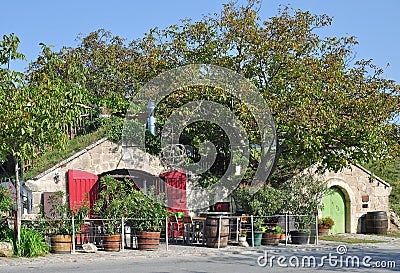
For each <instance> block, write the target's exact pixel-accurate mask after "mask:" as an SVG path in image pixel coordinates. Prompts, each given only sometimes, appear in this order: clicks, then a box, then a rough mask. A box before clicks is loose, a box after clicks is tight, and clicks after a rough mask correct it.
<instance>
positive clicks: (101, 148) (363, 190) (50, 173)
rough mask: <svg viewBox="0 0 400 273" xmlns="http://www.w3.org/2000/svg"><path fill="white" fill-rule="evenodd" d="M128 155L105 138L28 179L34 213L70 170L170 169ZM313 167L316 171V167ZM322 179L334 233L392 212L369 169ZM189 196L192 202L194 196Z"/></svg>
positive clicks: (64, 184)
mask: <svg viewBox="0 0 400 273" xmlns="http://www.w3.org/2000/svg"><path fill="white" fill-rule="evenodd" d="M125 156H127V155H122V147H121V146H120V145H117V144H114V143H112V142H110V141H108V140H107V139H101V140H99V141H97V142H96V143H93V144H92V145H90V146H88V147H86V148H85V149H83V150H82V151H80V152H78V153H76V154H75V155H73V156H71V157H70V158H68V159H66V160H64V161H62V162H60V163H59V164H57V165H55V166H54V167H52V168H50V169H49V170H47V171H45V172H43V173H41V174H39V175H38V176H36V177H34V178H33V179H31V180H28V181H27V182H26V186H27V187H28V188H29V189H30V190H31V191H32V203H33V208H32V213H38V212H39V205H40V204H43V195H44V193H47V192H55V191H58V190H62V191H65V192H68V186H69V184H70V183H72V182H71V181H68V172H69V170H79V171H84V172H87V173H90V174H93V175H95V176H96V177H97V176H102V175H104V174H107V173H110V172H114V173H115V171H116V170H125V171H126V170H136V171H139V172H142V173H143V174H145V175H147V176H154V177H159V176H160V174H162V173H164V172H165V171H166V170H165V169H164V168H163V165H162V164H161V162H160V160H159V158H157V157H155V156H152V155H149V154H147V153H145V152H143V151H141V150H139V149H135V148H132V150H131V151H130V152H129V155H128V156H129V160H125V159H126V158H124V157H125ZM127 162H128V163H127ZM309 170H310V171H312V172H315V170H316V166H312V167H311V168H309ZM319 179H322V180H323V181H325V182H326V183H327V185H328V187H329V188H330V189H331V192H332V194H329V195H326V196H324V197H323V199H322V202H323V204H324V206H323V210H322V211H320V212H319V214H320V216H330V217H332V218H334V220H335V222H336V224H335V226H334V228H333V229H332V232H333V233H344V232H346V233H357V232H358V233H360V232H364V227H365V223H364V222H363V221H364V218H365V215H366V213H367V212H370V211H385V212H387V213H388V214H389V194H390V191H391V186H390V185H389V184H388V183H387V182H385V181H383V180H382V179H380V178H379V177H376V176H375V175H373V174H372V173H371V172H369V171H368V170H366V169H365V168H363V167H361V166H359V165H351V166H350V167H349V168H346V169H344V170H342V171H341V172H337V173H335V172H325V173H324V174H322V175H319ZM185 181H186V179H185ZM185 187H188V188H186V190H185V198H186V191H188V192H189V193H190V190H189V189H190V185H189V184H187V185H186V182H185ZM189 195H190V194H189ZM187 198H188V200H187V202H188V205H189V202H190V200H189V198H190V196H187ZM185 201H186V200H185Z"/></svg>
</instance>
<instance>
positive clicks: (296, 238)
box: [290, 230, 310, 245]
mask: <svg viewBox="0 0 400 273" xmlns="http://www.w3.org/2000/svg"><path fill="white" fill-rule="evenodd" d="M290 237H291V239H292V243H293V244H296V245H304V244H308V239H309V237H310V233H309V232H304V231H297V230H296V231H291V232H290Z"/></svg>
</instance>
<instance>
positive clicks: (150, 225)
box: [130, 191, 168, 231]
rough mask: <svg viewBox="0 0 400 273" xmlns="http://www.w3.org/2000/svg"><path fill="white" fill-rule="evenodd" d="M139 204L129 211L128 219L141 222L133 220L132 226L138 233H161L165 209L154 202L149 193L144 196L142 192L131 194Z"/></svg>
mask: <svg viewBox="0 0 400 273" xmlns="http://www.w3.org/2000/svg"><path fill="white" fill-rule="evenodd" d="M133 194H134V195H135V197H136V198H137V199H138V200H140V203H139V204H138V205H137V206H136V207H135V208H134V210H133V211H131V215H130V217H132V218H137V219H141V220H133V222H132V224H133V227H134V229H135V230H138V231H161V230H162V229H163V228H164V227H165V218H166V217H167V216H168V212H167V209H166V208H165V207H164V206H163V205H162V202H157V201H156V196H155V195H154V193H152V192H151V191H150V192H149V193H148V195H146V194H145V193H144V192H142V191H135V192H133Z"/></svg>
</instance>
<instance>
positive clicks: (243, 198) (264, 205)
mask: <svg viewBox="0 0 400 273" xmlns="http://www.w3.org/2000/svg"><path fill="white" fill-rule="evenodd" d="M232 197H233V199H234V200H235V203H236V205H237V206H238V207H240V208H242V209H244V211H245V213H247V214H249V215H253V216H256V217H254V220H253V224H254V228H255V230H261V229H262V227H263V226H264V225H265V223H264V222H265V218H263V217H265V216H271V215H274V214H277V213H280V212H281V211H282V210H283V205H284V200H285V199H284V198H285V197H284V192H283V191H281V190H277V189H275V188H273V187H271V186H268V185H265V186H263V187H262V188H260V189H259V190H258V191H257V192H256V193H254V194H251V192H250V188H249V187H247V186H240V187H238V188H236V189H235V190H234V191H233V192H232Z"/></svg>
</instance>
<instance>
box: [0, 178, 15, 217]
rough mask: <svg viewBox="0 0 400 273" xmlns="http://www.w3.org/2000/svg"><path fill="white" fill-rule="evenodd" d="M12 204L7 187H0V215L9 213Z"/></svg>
mask: <svg viewBox="0 0 400 273" xmlns="http://www.w3.org/2000/svg"><path fill="white" fill-rule="evenodd" d="M13 204H14V200H13V197H12V195H11V190H10V189H9V188H8V187H4V186H1V185H0V215H1V214H3V213H9V212H10V211H11V209H12V205H13Z"/></svg>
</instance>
